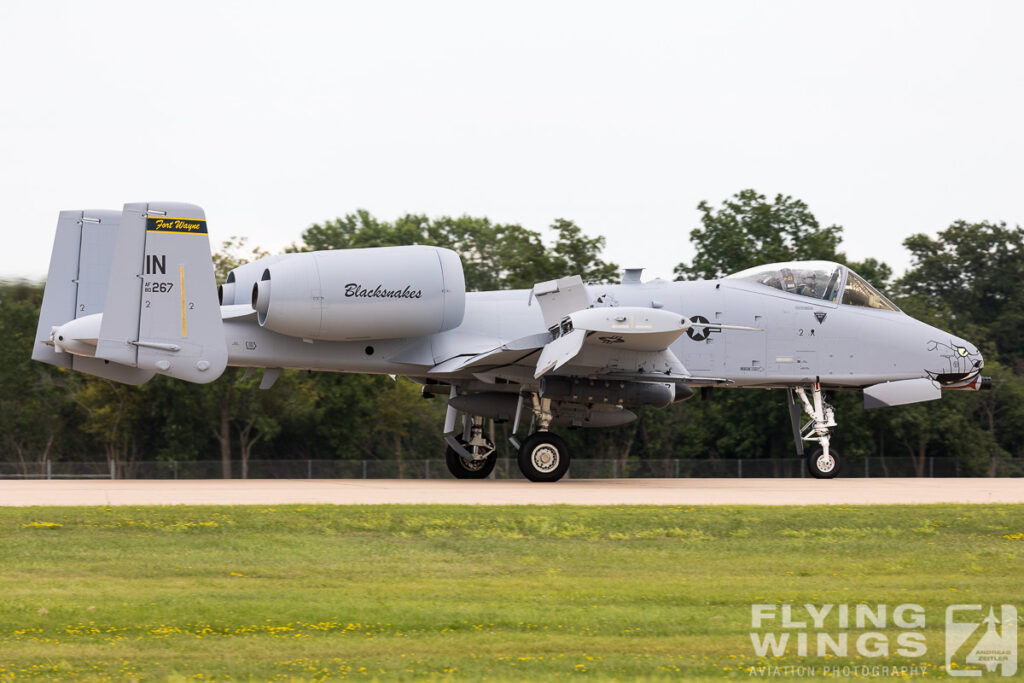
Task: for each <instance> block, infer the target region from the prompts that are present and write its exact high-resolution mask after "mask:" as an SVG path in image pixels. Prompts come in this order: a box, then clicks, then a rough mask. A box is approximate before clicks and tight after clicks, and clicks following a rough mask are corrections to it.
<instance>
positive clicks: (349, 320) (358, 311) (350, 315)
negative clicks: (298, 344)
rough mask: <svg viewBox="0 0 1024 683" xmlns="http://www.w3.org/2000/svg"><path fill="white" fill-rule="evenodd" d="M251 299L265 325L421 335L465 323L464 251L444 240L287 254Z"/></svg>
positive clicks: (344, 335) (309, 334)
mask: <svg viewBox="0 0 1024 683" xmlns="http://www.w3.org/2000/svg"><path fill="white" fill-rule="evenodd" d="M251 265H255V264H250V266H251ZM234 294H235V298H236V299H237V297H238V293H237V292H235V293H234ZM252 306H253V308H254V309H256V319H257V321H258V322H259V324H260V325H261V326H262V327H265V328H267V329H268V330H272V331H274V332H278V333H280V334H286V335H289V336H292V337H302V338H304V339H318V340H324V341H354V340H357V339H398V338H401V337H416V336H421V335H428V334H436V333H438V332H444V331H446V330H450V329H452V328H455V327H458V326H459V325H460V324H461V323H462V317H463V314H464V313H465V308H466V282H465V279H464V276H463V273H462V262H461V261H460V260H459V256H458V254H456V253H455V252H454V251H451V250H450V249H442V248H439V247H427V246H408V247H378V248H373V249H344V250H337V251H314V252H307V253H300V254H286V255H284V256H280V257H277V258H276V259H275V260H273V261H271V262H269V263H267V264H266V267H265V268H263V272H262V274H261V275H260V276H259V277H258V279H257V280H256V282H255V284H254V285H253V287H252Z"/></svg>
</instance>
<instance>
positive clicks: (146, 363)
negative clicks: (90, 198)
mask: <svg viewBox="0 0 1024 683" xmlns="http://www.w3.org/2000/svg"><path fill="white" fill-rule="evenodd" d="M96 355H97V357H99V358H104V359H107V360H110V361H113V362H115V363H120V364H122V365H128V366H131V367H137V368H142V369H144V370H154V371H156V372H159V373H161V374H165V375H169V376H171V377H175V378H177V379H184V380H187V381H189V382H195V383H197V384H206V383H207V382H212V381H213V380H215V379H217V377H219V376H220V374H221V373H222V372H223V371H224V368H225V366H226V365H227V355H228V354H227V347H226V346H225V342H224V327H223V323H222V321H221V314H220V302H219V301H218V299H217V283H216V279H215V277H214V273H213V261H212V259H211V252H210V236H209V234H208V232H207V230H206V214H205V213H203V210H202V209H201V208H200V207H198V206H195V205H193V204H179V203H171V202H159V203H158V202H150V203H139V204H125V205H124V211H123V212H122V213H121V226H120V230H119V232H118V238H117V245H116V247H115V249H114V257H113V262H112V265H111V271H110V281H109V285H108V287H107V298H106V302H105V306H104V315H103V323H102V325H101V326H100V332H99V340H98V344H97V346H96Z"/></svg>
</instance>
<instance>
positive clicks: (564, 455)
mask: <svg viewBox="0 0 1024 683" xmlns="http://www.w3.org/2000/svg"><path fill="white" fill-rule="evenodd" d="M519 470H520V471H521V472H522V473H523V476H524V477H526V478H527V479H529V480H530V481H558V480H559V479H561V478H562V477H564V476H565V473H566V472H568V471H569V448H568V447H567V446H566V445H565V441H562V438H561V437H559V436H556V435H555V434H552V433H551V432H537V433H535V434H531V435H530V436H529V438H527V439H526V441H524V442H523V444H522V445H521V446H520V447H519Z"/></svg>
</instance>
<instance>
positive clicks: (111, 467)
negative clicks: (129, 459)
mask: <svg viewBox="0 0 1024 683" xmlns="http://www.w3.org/2000/svg"><path fill="white" fill-rule="evenodd" d="M115 467H117V463H116V462H114V461H113V460H111V461H110V478H111V479H117V476H116V470H115V469H114V468H115Z"/></svg>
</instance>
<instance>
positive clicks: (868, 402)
mask: <svg viewBox="0 0 1024 683" xmlns="http://www.w3.org/2000/svg"><path fill="white" fill-rule="evenodd" d="M937 398H942V389H940V388H939V385H938V383H936V382H934V381H933V380H930V379H927V378H921V379H905V380H900V381H897V382H883V383H882V384H875V385H873V386H870V387H868V388H867V389H865V390H864V408H865V409H869V410H870V409H871V408H885V407H888V406H902V405H907V404H908V403H921V402H923V401H934V400H935V399H937Z"/></svg>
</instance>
